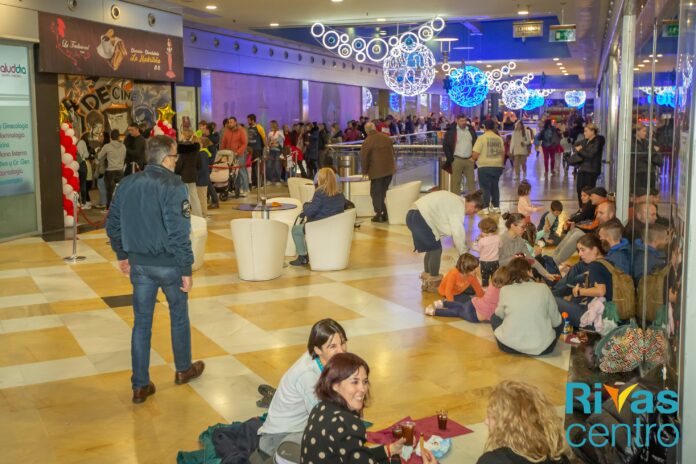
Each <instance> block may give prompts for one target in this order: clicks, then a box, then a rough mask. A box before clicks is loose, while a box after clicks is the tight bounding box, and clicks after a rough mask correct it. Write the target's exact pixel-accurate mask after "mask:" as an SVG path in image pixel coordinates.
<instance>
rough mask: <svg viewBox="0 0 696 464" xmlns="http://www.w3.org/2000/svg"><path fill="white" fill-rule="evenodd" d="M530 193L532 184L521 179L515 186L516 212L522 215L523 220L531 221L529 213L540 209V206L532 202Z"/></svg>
mask: <svg viewBox="0 0 696 464" xmlns="http://www.w3.org/2000/svg"><path fill="white" fill-rule="evenodd" d="M531 193H532V184H530V183H529V182H527V181H526V180H523V181H522V182H520V185H519V186H518V187H517V212H518V213H520V214H521V215H522V216H524V220H525V222H527V223H529V222H530V221H531V214H532V213H536V212H539V211H541V209H542V208H541V206H536V205H533V204H532V200H531V199H530V198H529V195H530V194H531Z"/></svg>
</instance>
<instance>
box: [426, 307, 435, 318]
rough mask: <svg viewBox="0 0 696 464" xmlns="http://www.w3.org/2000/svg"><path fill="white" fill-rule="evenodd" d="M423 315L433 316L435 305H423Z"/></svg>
mask: <svg viewBox="0 0 696 464" xmlns="http://www.w3.org/2000/svg"><path fill="white" fill-rule="evenodd" d="M425 315H426V316H434V315H435V306H433V305H428V306H426V307H425Z"/></svg>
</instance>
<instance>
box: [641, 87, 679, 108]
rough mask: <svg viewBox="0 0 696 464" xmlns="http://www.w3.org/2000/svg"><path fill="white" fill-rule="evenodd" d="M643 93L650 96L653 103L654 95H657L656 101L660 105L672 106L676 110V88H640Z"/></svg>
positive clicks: (649, 98) (649, 99)
mask: <svg viewBox="0 0 696 464" xmlns="http://www.w3.org/2000/svg"><path fill="white" fill-rule="evenodd" d="M638 89H639V90H641V91H642V92H643V93H646V94H647V95H648V101H651V102H652V101H653V95H655V101H656V102H657V104H658V105H662V106H671V107H672V108H674V106H675V103H676V93H677V89H676V87H675V86H663V87H654V88H653V87H638Z"/></svg>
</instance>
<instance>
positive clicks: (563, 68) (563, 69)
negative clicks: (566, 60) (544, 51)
mask: <svg viewBox="0 0 696 464" xmlns="http://www.w3.org/2000/svg"><path fill="white" fill-rule="evenodd" d="M558 69H560V70H561V71H565V70H566V68H565V67H564V66H561V67H560V68H558Z"/></svg>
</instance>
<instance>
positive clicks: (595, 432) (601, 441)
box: [566, 382, 679, 448]
mask: <svg viewBox="0 0 696 464" xmlns="http://www.w3.org/2000/svg"><path fill="white" fill-rule="evenodd" d="M602 390H605V391H606V392H607V393H608V394H609V397H610V398H611V399H612V401H613V402H614V406H616V410H617V411H618V412H619V413H621V410H622V409H624V407H627V408H630V410H631V413H632V416H633V417H635V421H634V422H633V423H627V424H624V423H615V424H612V425H611V426H608V425H606V424H603V423H601V422H598V423H595V424H591V425H590V424H584V423H574V424H571V425H570V426H568V428H567V429H566V441H567V442H568V444H570V446H572V447H574V448H579V447H582V446H585V445H587V444H588V443H589V444H590V445H591V446H594V447H595V448H602V447H604V446H612V447H615V446H616V443H617V441H619V440H617V436H618V437H620V439H621V441H623V437H625V440H626V441H627V442H628V443H632V444H634V445H635V446H636V447H637V448H647V447H648V446H649V445H650V437H657V438H656V440H657V442H658V444H659V445H660V446H662V447H665V448H671V447H673V446H676V445H677V443H678V442H679V429H678V428H677V427H676V426H675V425H674V424H671V423H669V422H664V423H660V424H653V423H650V422H647V420H648V419H649V418H650V417H654V414H653V413H660V414H667V415H670V414H676V413H677V411H678V409H679V396H678V395H677V392H675V391H673V390H662V391H659V392H653V391H651V390H645V389H642V388H640V386H639V385H638V384H633V385H630V386H627V387H625V388H623V389H619V388H615V387H611V386H609V385H602V384H600V383H595V384H594V385H593V386H590V385H588V384H586V383H580V382H569V383H568V384H567V385H566V414H572V413H573V410H574V408H575V409H578V407H579V409H581V410H582V412H583V413H584V414H588V415H589V414H600V413H601V412H602ZM627 402H628V404H627ZM622 417H626V414H622ZM577 429H579V430H577ZM577 432H580V433H577ZM666 437H669V438H668V439H666Z"/></svg>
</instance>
